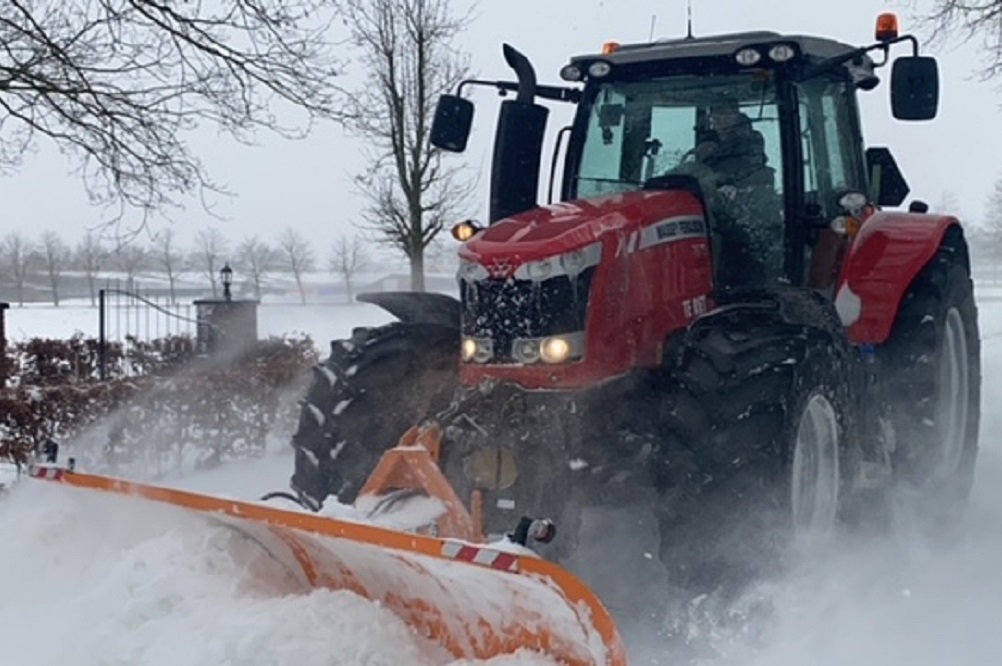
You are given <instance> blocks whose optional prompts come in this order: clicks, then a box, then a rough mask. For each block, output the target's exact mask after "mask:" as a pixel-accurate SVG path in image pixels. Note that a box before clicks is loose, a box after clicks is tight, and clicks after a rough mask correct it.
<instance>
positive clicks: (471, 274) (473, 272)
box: [457, 259, 490, 282]
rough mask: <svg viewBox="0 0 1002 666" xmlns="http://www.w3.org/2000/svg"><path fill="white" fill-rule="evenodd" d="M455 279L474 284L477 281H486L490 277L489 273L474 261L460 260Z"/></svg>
mask: <svg viewBox="0 0 1002 666" xmlns="http://www.w3.org/2000/svg"><path fill="white" fill-rule="evenodd" d="M457 277H459V279H460V280H466V281H467V282H476V281H477V280H485V279H487V278H488V277H490V273H488V272H487V269H486V268H484V267H483V266H481V265H480V264H478V263H476V262H475V261H467V260H465V259H460V260H459V271H458V275H457Z"/></svg>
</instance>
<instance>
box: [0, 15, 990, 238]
mask: <svg viewBox="0 0 1002 666" xmlns="http://www.w3.org/2000/svg"><path fill="white" fill-rule="evenodd" d="M453 2H454V4H455V6H456V7H457V8H458V9H460V10H465V9H466V8H468V7H469V6H470V3H468V2H466V1H465V0H453ZM928 4H929V0H917V1H916V2H914V3H909V2H906V1H904V0H901V1H898V2H891V3H888V2H879V1H876V0H842V1H841V2H818V1H816V0H798V1H793V0H787V1H786V2H766V1H765V0H760V1H758V2H748V1H745V0H693V18H694V32H695V33H696V34H697V36H698V35H706V34H712V33H719V32H733V31H746V30H765V29H768V30H776V31H779V32H789V33H806V34H817V35H824V36H830V37H833V38H836V39H839V40H842V41H845V42H848V43H852V44H864V43H870V42H871V41H872V40H873V24H874V20H875V18H876V15H877V14H878V13H879V12H881V11H884V10H887V9H891V10H895V11H898V12H899V15H900V16H901V19H902V29H903V30H904V31H908V30H909V29H910V28H911V29H913V30H914V29H915V28H916V27H917V26H915V24H914V21H911V20H909V18H910V17H909V14H910V12H911V11H912V10H913V7H914V8H915V9H921V8H922V7H923V6H925V7H927V6H928ZM655 15H656V17H657V19H656V27H655V30H654V34H655V36H656V37H668V36H681V35H684V33H685V2H684V0H671V1H668V2H666V1H665V0H659V1H654V0H545V1H544V0H506V1H505V2H500V1H499V0H481V2H480V3H479V5H478V6H477V8H476V9H475V13H474V17H475V20H474V23H473V25H472V26H471V27H470V28H469V30H468V31H467V32H466V33H465V34H463V35H461V36H460V43H461V44H462V45H465V46H466V47H467V48H468V50H469V52H470V54H471V56H472V61H473V69H474V72H475V73H476V74H478V75H479V76H481V77H484V78H510V73H509V71H508V70H507V68H506V66H505V65H504V62H503V60H502V57H501V43H502V42H504V41H507V42H510V43H511V44H513V45H514V46H516V47H517V48H519V49H520V50H522V51H523V52H524V53H526V54H527V55H528V56H529V57H530V59H531V60H532V61H533V63H534V64H535V66H536V70H537V73H538V75H539V79H540V81H541V82H553V83H560V79H559V76H558V71H559V69H560V67H561V66H562V65H564V64H565V63H566V61H567V59H568V58H569V57H570V56H571V55H573V54H577V53H585V52H595V51H596V50H597V49H599V48H600V46H601V44H602V43H603V42H605V41H609V40H615V41H621V42H634V41H646V40H647V38H648V36H649V34H650V29H651V18H652V16H655ZM906 51H907V47H906V46H903V45H902V46H899V47H897V49H896V50H895V53H899V54H900V53H905V52H906ZM933 53H934V54H935V55H937V57H938V58H939V62H940V76H941V100H940V113H939V117H938V118H937V119H936V120H935V121H932V122H926V123H902V122H898V121H895V120H893V119H892V118H891V115H890V110H889V103H888V90H889V86H888V85H887V79H888V77H889V70H888V69H884V70H880V73H881V78H882V79H883V83H882V85H881V86H879V87H878V88H877V89H876V90H874V91H872V92H869V93H863V94H862V98H863V121H864V125H865V127H864V136H865V138H866V141H867V145H886V146H889V147H890V148H891V149H892V151H893V152H894V154H895V156H896V157H897V160H898V164H899V165H900V166H901V169H902V171H903V173H904V175H905V177H906V178H907V179H908V181H909V183H910V184H911V186H912V193H913V196H915V197H919V198H923V199H925V200H927V201H929V202H930V203H935V202H937V201H938V200H940V199H941V198H942V195H943V192H944V191H952V192H953V193H955V194H956V196H957V198H958V200H959V201H960V206H961V211H960V212H961V213H962V214H963V216H964V218H966V219H967V220H969V221H970V222H980V221H981V218H982V217H983V209H984V203H985V200H986V198H987V196H988V193H989V191H990V189H991V187H992V184H993V183H994V181H995V180H996V179H998V178H1000V177H1002V160H1000V158H999V156H1000V155H1002V132H1000V131H999V128H1000V125H999V120H1000V103H1002V91H1000V89H999V86H998V84H995V83H985V82H981V81H979V80H977V77H976V75H975V72H976V70H977V67H978V65H979V60H978V54H977V51H976V49H975V48H973V46H970V45H968V46H961V45H957V44H951V45H945V46H943V47H939V48H936V49H935V50H934V51H933ZM999 83H1002V82H999ZM474 101H475V102H476V103H477V115H476V123H475V128H474V132H475V137H474V139H473V141H472V143H471V149H470V150H469V151H468V152H467V153H466V154H465V155H464V156H462V157H452V156H450V157H449V159H460V160H464V161H465V162H466V163H467V164H469V167H470V170H471V173H473V174H475V173H476V172H477V171H478V170H481V169H482V170H483V173H482V175H481V178H480V181H481V183H482V187H481V189H482V190H483V194H482V196H481V197H480V198H479V201H478V202H477V205H476V207H475V209H472V210H471V211H470V216H471V217H476V218H481V219H482V218H483V217H485V213H484V211H485V210H486V183H487V182H488V174H487V173H486V169H487V165H488V164H489V154H488V151H489V145H490V140H491V138H492V134H493V132H492V130H493V121H494V113H493V112H494V110H495V108H496V105H497V97H496V95H495V94H494V93H493V92H491V91H489V90H487V89H481V90H479V91H477V92H475V93H474ZM568 117H569V116H568V115H567V112H566V111H556V112H555V113H554V114H552V115H551V121H550V124H551V127H557V126H559V125H560V124H563V121H564V120H565V119H566V118H568ZM196 148H197V149H198V150H199V151H200V153H201V156H202V157H203V159H204V160H205V162H206V164H207V166H208V167H209V169H210V171H211V175H212V176H213V177H214V178H215V179H216V180H218V181H221V182H222V183H224V184H225V185H226V186H227V187H228V188H229V189H230V190H231V191H232V192H234V194H235V196H234V197H233V198H231V199H226V198H224V199H219V198H217V199H215V200H214V201H215V204H216V206H215V207H216V211H217V213H219V214H220V215H222V216H223V217H224V218H225V219H224V220H223V221H218V220H214V219H213V218H212V217H210V216H208V215H206V214H205V213H204V212H203V211H201V210H200V209H199V205H198V203H197V202H195V201H192V203H191V204H190V205H189V207H188V211H187V212H184V213H179V214H176V215H175V218H176V222H175V224H174V227H175V229H176V231H177V233H178V235H179V236H180V238H181V239H182V240H184V241H185V242H187V241H189V240H190V239H191V238H192V237H193V236H194V234H195V232H197V231H198V230H199V229H202V228H205V227H206V226H208V225H217V226H219V228H220V229H221V230H222V231H223V233H224V234H226V235H227V236H228V237H230V238H232V239H234V240H239V239H242V238H245V237H247V236H250V235H253V234H258V235H259V236H261V237H262V238H263V239H265V240H273V239H274V238H275V237H276V236H277V234H278V232H279V231H280V230H281V229H283V228H284V227H286V226H292V227H293V228H296V229H298V230H299V231H301V232H302V233H303V234H305V235H307V236H308V237H309V238H311V239H313V240H314V241H315V242H316V246H317V250H318V252H320V253H322V256H323V254H326V251H327V248H328V247H329V246H330V244H331V243H332V242H333V240H334V239H335V238H336V237H337V236H338V235H339V234H351V233H355V231H354V229H353V227H352V223H353V222H354V221H355V220H356V219H357V217H356V216H357V212H358V210H359V207H360V205H361V201H360V199H359V197H358V196H357V195H356V194H355V193H354V192H353V186H352V184H351V179H350V177H351V174H352V173H353V172H355V171H357V170H358V168H359V167H360V164H361V158H360V156H359V154H358V144H356V143H355V142H354V141H353V140H352V139H349V138H346V137H345V136H344V135H343V134H342V133H341V131H340V130H339V129H338V128H336V127H333V126H332V127H326V128H321V129H320V130H319V131H316V132H315V133H314V134H313V135H312V136H311V137H310V138H309V139H307V140H305V141H296V142H288V141H284V140H281V139H278V138H271V137H267V136H265V137H262V142H261V144H260V145H258V146H254V147H245V146H240V145H237V144H234V143H232V142H231V141H229V140H227V139H226V138H224V137H218V138H217V137H216V136H215V135H214V134H206V135H205V136H200V137H198V143H196ZM0 196H2V199H3V202H4V204H3V208H4V210H3V214H2V215H0V235H2V234H4V233H7V232H8V231H11V230H20V231H25V232H27V233H29V234H35V233H36V232H37V233H40V232H41V231H42V230H45V229H52V230H56V231H58V232H60V233H62V234H64V235H65V237H66V239H67V240H68V241H75V240H76V239H77V238H78V237H79V236H80V235H81V234H82V230H83V229H84V228H85V227H86V226H88V225H94V224H96V223H98V222H99V221H100V220H101V219H102V218H101V215H102V212H101V211H100V210H99V209H95V208H93V207H91V206H89V205H88V203H87V200H86V196H85V193H84V190H83V186H82V184H81V182H80V181H79V179H78V178H77V177H76V176H74V175H73V174H71V173H70V172H69V164H68V162H67V161H66V160H65V158H63V157H62V156H61V155H60V154H59V152H58V151H57V150H56V149H54V148H53V147H52V146H51V145H48V144H41V145H40V150H39V151H38V153H37V154H35V155H32V156H30V157H29V158H28V159H27V160H26V165H25V166H24V167H23V168H22V169H21V170H20V171H19V172H17V173H15V174H13V175H10V176H7V177H2V178H0ZM164 224H166V223H165V222H161V221H157V222H154V225H157V226H159V227H160V228H162V227H163V225H164Z"/></svg>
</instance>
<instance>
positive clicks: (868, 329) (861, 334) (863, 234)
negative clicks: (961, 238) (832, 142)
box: [835, 212, 960, 344]
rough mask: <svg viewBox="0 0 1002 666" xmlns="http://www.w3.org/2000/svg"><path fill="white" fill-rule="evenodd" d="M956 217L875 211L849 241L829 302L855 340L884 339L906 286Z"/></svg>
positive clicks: (934, 252) (957, 225)
mask: <svg viewBox="0 0 1002 666" xmlns="http://www.w3.org/2000/svg"><path fill="white" fill-rule="evenodd" d="M954 226H956V227H959V226H960V223H959V222H958V221H957V218H955V217H951V216H947V215H924V214H915V213H889V212H878V213H876V214H874V215H873V216H872V217H871V218H869V219H868V220H867V221H866V222H865V223H864V224H863V227H862V229H861V230H860V232H859V235H858V236H857V237H856V238H855V240H854V241H853V244H852V246H851V247H850V249H849V255H848V257H847V258H846V262H845V266H844V267H843V269H842V280H841V282H840V284H839V288H838V292H837V294H836V297H835V307H836V309H837V310H838V313H839V316H840V317H841V319H842V323H843V324H844V325H845V326H846V327H848V334H849V339H850V340H851V341H852V342H854V343H857V344H860V343H865V344H879V343H882V342H884V341H885V340H887V338H888V337H889V336H890V334H891V327H892V326H893V325H894V321H895V319H896V318H897V315H898V308H899V307H900V305H901V301H902V299H903V298H904V296H905V293H906V292H907V291H908V287H909V285H910V284H911V283H912V281H913V280H914V279H915V277H916V276H917V275H918V274H919V272H920V271H921V270H922V269H923V268H924V267H925V266H926V264H928V263H929V262H930V261H931V260H932V258H933V256H934V255H935V254H936V251H937V250H938V249H939V246H940V244H941V243H942V241H943V237H944V236H945V235H946V232H947V230H948V229H950V228H951V227H954Z"/></svg>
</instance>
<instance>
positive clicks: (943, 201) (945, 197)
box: [929, 190, 960, 217]
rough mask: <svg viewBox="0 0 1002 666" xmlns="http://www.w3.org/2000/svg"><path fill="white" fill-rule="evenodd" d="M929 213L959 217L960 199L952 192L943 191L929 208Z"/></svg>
mask: <svg viewBox="0 0 1002 666" xmlns="http://www.w3.org/2000/svg"><path fill="white" fill-rule="evenodd" d="M929 212H931V213H939V214H941V215H954V216H957V217H960V198H959V197H958V196H957V193H956V192H954V191H953V190H943V191H942V192H940V194H939V199H937V200H936V201H934V202H933V204H932V205H931V206H929Z"/></svg>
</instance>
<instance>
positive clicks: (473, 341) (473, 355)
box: [461, 337, 494, 363]
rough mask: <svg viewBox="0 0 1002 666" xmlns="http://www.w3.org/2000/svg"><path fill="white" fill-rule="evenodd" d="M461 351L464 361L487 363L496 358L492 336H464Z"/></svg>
mask: <svg viewBox="0 0 1002 666" xmlns="http://www.w3.org/2000/svg"><path fill="white" fill-rule="evenodd" d="M461 353H462V356H463V361H465V362H467V363H469V362H471V361H472V362H473V363H486V362H487V361H489V360H491V359H492V358H494V341H493V340H491V339H490V338H471V337H465V338H463V342H462V348H461Z"/></svg>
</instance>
